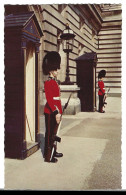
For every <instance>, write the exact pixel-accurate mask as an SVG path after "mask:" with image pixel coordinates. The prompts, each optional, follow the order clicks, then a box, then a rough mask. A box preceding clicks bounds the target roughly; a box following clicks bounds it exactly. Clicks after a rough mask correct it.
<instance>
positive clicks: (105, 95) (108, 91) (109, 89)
mask: <svg viewBox="0 0 126 195" xmlns="http://www.w3.org/2000/svg"><path fill="white" fill-rule="evenodd" d="M109 91H110V88H108V91H107V93H106V95H108V93H109ZM106 95H104V98H103V104H107V102H105V100H106V98H107V96H106ZM104 107H105V105H104Z"/></svg>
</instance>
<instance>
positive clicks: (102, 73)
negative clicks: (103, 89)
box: [98, 70, 106, 79]
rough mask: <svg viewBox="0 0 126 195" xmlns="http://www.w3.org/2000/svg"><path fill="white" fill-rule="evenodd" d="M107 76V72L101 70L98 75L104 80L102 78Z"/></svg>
mask: <svg viewBox="0 0 126 195" xmlns="http://www.w3.org/2000/svg"><path fill="white" fill-rule="evenodd" d="M105 75H106V70H101V71H100V72H99V73H98V78H99V79H100V78H102V77H105Z"/></svg>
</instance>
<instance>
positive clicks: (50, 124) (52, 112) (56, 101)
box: [42, 51, 63, 163]
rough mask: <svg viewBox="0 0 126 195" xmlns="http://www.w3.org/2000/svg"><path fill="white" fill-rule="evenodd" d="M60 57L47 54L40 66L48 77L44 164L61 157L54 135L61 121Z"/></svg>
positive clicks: (45, 84)
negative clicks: (58, 77) (58, 80)
mask: <svg viewBox="0 0 126 195" xmlns="http://www.w3.org/2000/svg"><path fill="white" fill-rule="evenodd" d="M60 63H61V57H60V55H59V53H58V52H55V51H51V52H48V53H47V54H46V55H45V57H44V59H43V64H42V69H43V73H44V74H45V75H49V77H48V80H46V81H45V83H44V89H45V96H46V100H47V102H46V104H45V107H44V115H45V126H46V132H45V148H44V158H45V161H46V162H54V163H55V162H57V158H55V157H62V156H63V154H62V153H58V152H57V144H55V141H58V142H60V141H61V138H60V137H58V136H57V135H56V133H57V129H58V124H59V123H60V120H61V114H62V106H61V99H60V88H59V84H58V82H57V75H58V69H60ZM53 147H54V153H53V157H52V158H51V154H52V148H53Z"/></svg>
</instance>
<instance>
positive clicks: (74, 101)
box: [60, 85, 81, 115]
mask: <svg viewBox="0 0 126 195" xmlns="http://www.w3.org/2000/svg"><path fill="white" fill-rule="evenodd" d="M79 90H80V88H79V87H78V86H77V85H60V92H61V102H62V107H64V105H65V103H67V100H68V98H69V96H70V94H71V93H72V95H71V98H70V101H69V104H68V107H67V109H66V110H65V111H64V114H65V115H75V114H77V113H78V112H81V104H80V99H79V98H78V91H79Z"/></svg>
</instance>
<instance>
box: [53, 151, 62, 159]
mask: <svg viewBox="0 0 126 195" xmlns="http://www.w3.org/2000/svg"><path fill="white" fill-rule="evenodd" d="M62 156H63V154H62V153H58V152H56V151H55V152H54V157H57V158H59V157H62Z"/></svg>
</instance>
